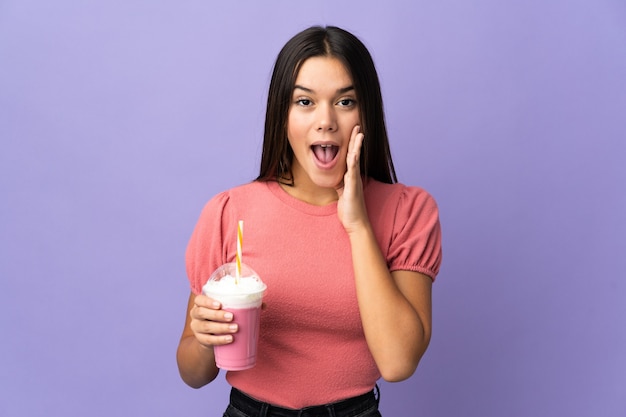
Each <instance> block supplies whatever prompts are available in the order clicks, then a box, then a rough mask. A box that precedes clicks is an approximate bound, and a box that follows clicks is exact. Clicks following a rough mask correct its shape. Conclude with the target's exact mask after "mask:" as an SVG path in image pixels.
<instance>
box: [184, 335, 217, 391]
mask: <svg viewBox="0 0 626 417" xmlns="http://www.w3.org/2000/svg"><path fill="white" fill-rule="evenodd" d="M176 360H177V362H178V371H179V372H180V376H181V378H182V379H183V381H185V383H186V384H187V385H189V386H190V387H193V388H200V387H203V386H204V385H206V384H208V383H209V382H211V381H213V380H214V379H215V378H216V377H217V375H218V373H219V369H218V368H217V366H216V365H215V355H214V353H213V348H212V347H209V348H207V347H205V346H203V345H201V344H200V343H199V342H198V340H197V339H196V338H195V336H193V335H187V336H183V338H181V340H180V343H179V345H178V351H177V352H176Z"/></svg>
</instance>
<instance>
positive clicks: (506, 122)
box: [0, 0, 626, 417]
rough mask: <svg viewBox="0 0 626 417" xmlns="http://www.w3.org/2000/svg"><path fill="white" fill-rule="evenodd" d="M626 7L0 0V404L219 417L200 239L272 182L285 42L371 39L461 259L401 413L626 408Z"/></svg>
mask: <svg viewBox="0 0 626 417" xmlns="http://www.w3.org/2000/svg"><path fill="white" fill-rule="evenodd" d="M625 4H626V3H624V2H623V1H622V0H614V1H609V0H593V1H582V0H561V1H555V0H554V1H550V0H548V1H537V0H531V1H507V2H503V1H499V0H476V1H471V2H466V1H445V0H444V1H437V2H434V1H423V0H419V1H410V2H409V1H407V2H395V3H394V2H381V1H378V0H375V1H342V2H332V1H317V2H308V3H304V2H295V1H286V0H284V1H268V2H258V3H257V2H251V1H250V2H246V1H233V2H213V1H198V0H190V1H167V0H163V1H153V0H137V1H132V0H131V1H128V0H124V1H121V0H112V1H70V0H57V1H34V0H4V1H0V140H1V148H0V196H1V206H0V279H1V281H0V309H1V310H0V313H1V314H0V329H1V330H0V331H1V333H0V334H1V336H0V337H1V339H2V341H1V343H0V384H1V387H0V416H7V417H13V416H66V417H74V416H85V415H90V416H131V415H137V416H148V415H151V416H181V415H204V416H209V417H219V416H221V413H222V411H223V409H224V408H225V405H226V402H227V385H226V383H225V381H224V379H223V376H220V378H219V380H218V381H217V382H215V383H214V384H211V385H210V386H208V387H205V388H203V389H201V390H192V389H191V388H188V387H187V386H185V385H184V384H183V382H182V381H181V380H180V379H179V376H178V372H177V369H176V364H175V350H176V346H177V342H178V338H179V335H180V331H181V329H182V325H183V320H184V316H185V305H186V304H185V303H186V300H187V296H188V293H189V287H188V284H187V282H186V276H185V270H184V260H183V257H184V251H185V246H186V243H187V239H188V238H189V235H190V233H191V230H192V228H193V225H194V224H195V221H196V219H197V216H198V215H199V212H200V209H201V208H202V206H203V204H204V203H205V201H207V200H208V199H209V198H210V197H211V196H212V195H213V194H215V193H216V192H218V191H221V190H223V189H226V188H229V187H231V186H234V185H237V184H240V183H243V182H246V181H248V180H250V179H252V178H254V176H255V175H256V173H257V166H258V162H259V158H260V150H261V134H262V125H263V117H264V101H265V94H266V90H267V86H268V82H269V78H270V70H271V66H272V63H273V60H274V58H275V56H276V54H277V53H278V50H279V49H280V47H281V46H282V45H283V44H284V42H285V41H286V40H287V39H288V38H289V37H290V36H292V35H293V34H295V33H296V32H297V31H299V30H301V29H303V28H305V27H307V26H309V25H311V24H336V25H339V26H343V27H345V28H347V29H349V30H351V31H353V32H354V33H355V34H357V35H358V36H360V37H361V38H362V39H363V41H364V42H365V43H366V45H367V46H368V47H369V48H370V49H371V51H372V54H373V55H374V59H375V61H376V63H377V66H378V69H379V73H380V76H381V79H382V87H383V94H384V98H385V104H386V110H387V118H388V123H389V130H390V135H391V138H392V152H393V155H394V158H395V162H396V166H397V170H398V174H399V177H400V179H401V181H402V182H404V183H408V184H414V185H421V186H423V187H425V188H426V189H428V190H429V191H430V192H431V193H432V194H433V195H434V196H435V197H436V198H437V200H438V202H439V205H440V209H441V219H442V223H443V230H444V233H445V235H444V237H445V241H444V244H445V245H444V249H445V255H444V256H445V260H444V264H443V268H442V270H441V274H440V276H439V278H438V281H437V282H436V283H435V286H434V335H433V340H432V344H431V347H430V349H429V351H428V352H427V354H426V356H425V357H424V359H423V361H422V363H421V365H420V368H419V369H418V372H417V373H416V374H415V375H414V376H413V377H412V378H411V379H409V380H408V381H405V382H402V383H398V384H387V383H382V384H381V386H382V392H383V403H382V409H383V413H384V414H385V415H386V416H429V417H437V416H468V417H474V416H475V417H478V416H480V417H491V416H493V417H495V416H502V415H507V416H512V417H517V416H533V417H534V416H566V415H567V416H576V417H578V416H580V417H583V416H623V415H626V323H625V317H626V282H625V281H626V280H625V279H624V278H625V275H626V272H625V271H626V256H625V248H626V226H625V225H626V218H625V213H626V190H625V189H626V185H625V184H626V168H625V166H626V158H625V157H626V144H625V141H626V121H625V120H626V6H625Z"/></svg>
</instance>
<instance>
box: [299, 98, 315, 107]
mask: <svg viewBox="0 0 626 417" xmlns="http://www.w3.org/2000/svg"><path fill="white" fill-rule="evenodd" d="M296 104H297V105H299V106H303V107H308V106H310V105H311V104H312V103H311V100H309V99H308V98H299V99H297V100H296Z"/></svg>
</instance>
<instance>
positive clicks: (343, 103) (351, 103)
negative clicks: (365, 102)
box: [337, 98, 356, 107]
mask: <svg viewBox="0 0 626 417" xmlns="http://www.w3.org/2000/svg"><path fill="white" fill-rule="evenodd" d="M337 104H338V105H339V106H341V107H350V106H354V105H355V104H356V100H354V99H352V98H342V99H341V100H339V101H338V102H337Z"/></svg>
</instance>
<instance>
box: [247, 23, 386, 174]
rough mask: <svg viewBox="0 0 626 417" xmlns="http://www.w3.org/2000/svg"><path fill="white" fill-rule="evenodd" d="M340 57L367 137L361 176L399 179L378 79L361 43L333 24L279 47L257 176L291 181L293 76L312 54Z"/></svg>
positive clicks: (305, 32) (366, 51)
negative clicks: (289, 126)
mask: <svg viewBox="0 0 626 417" xmlns="http://www.w3.org/2000/svg"><path fill="white" fill-rule="evenodd" d="M319 56H323V57H332V58H336V59H338V60H340V61H341V62H342V63H343V65H344V66H345V67H346V69H347V71H348V73H349V74H350V75H351V76H352V81H353V83H354V89H355V92H356V96H357V102H358V106H359V114H360V117H361V121H360V123H361V132H362V133H363V134H364V136H365V138H364V141H363V146H362V148H361V160H360V166H361V175H363V176H364V177H366V178H367V177H369V178H373V179H376V180H378V181H381V182H385V183H389V184H392V183H395V182H397V178H396V173H395V169H394V166H393V161H392V159H391V151H390V148H389V138H388V136H387V128H386V126H385V115H384V111H383V100H382V94H381V91H380V82H379V80H378V74H377V73H376V68H375V66H374V61H373V60H372V57H371V55H370V53H369V51H368V50H367V48H366V47H365V45H364V44H363V43H362V42H361V41H360V40H359V39H358V38H357V37H356V36H354V35H352V34H351V33H349V32H347V31H345V30H343V29H340V28H338V27H334V26H327V27H321V26H313V27H310V28H308V29H305V30H304V31H302V32H300V33H298V34H297V35H295V36H294V37H293V38H291V39H290V40H289V41H288V42H287V43H286V44H285V46H284V47H283V48H282V49H281V51H280V53H279V54H278V57H277V58H276V63H275V64H274V70H273V73H272V79H271V81H270V87H269V92H268V97H267V109H266V114H265V133H264V137H263V154H262V156H261V169H260V172H259V176H258V177H257V179H256V180H257V181H270V180H277V181H285V180H290V181H291V183H292V184H293V176H292V175H291V164H292V161H293V150H292V149H291V146H290V145H289V140H288V138H287V119H288V115H289V107H290V104H291V100H292V95H293V91H294V85H295V82H296V78H297V76H298V73H299V71H300V68H301V67H302V64H303V63H304V61H306V60H307V59H309V58H312V57H319Z"/></svg>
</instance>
